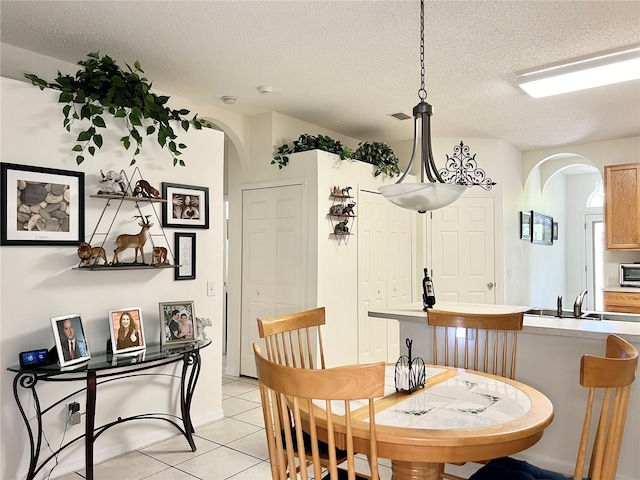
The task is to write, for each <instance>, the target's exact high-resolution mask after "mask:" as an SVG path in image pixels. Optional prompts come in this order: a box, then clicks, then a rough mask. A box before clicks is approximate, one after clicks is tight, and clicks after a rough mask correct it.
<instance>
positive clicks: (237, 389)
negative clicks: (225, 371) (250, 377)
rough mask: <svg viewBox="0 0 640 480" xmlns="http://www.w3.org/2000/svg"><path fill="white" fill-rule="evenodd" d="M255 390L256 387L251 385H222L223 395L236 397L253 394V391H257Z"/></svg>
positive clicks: (233, 383) (231, 383)
mask: <svg viewBox="0 0 640 480" xmlns="http://www.w3.org/2000/svg"><path fill="white" fill-rule="evenodd" d="M255 388H256V387H255V386H253V385H251V384H249V383H245V382H239V381H235V382H229V383H224V384H223V385H222V393H223V394H225V395H231V396H234V397H235V396H238V395H242V394H243V393H247V392H252V391H253V390H255Z"/></svg>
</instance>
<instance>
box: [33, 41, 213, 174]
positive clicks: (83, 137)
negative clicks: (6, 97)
mask: <svg viewBox="0 0 640 480" xmlns="http://www.w3.org/2000/svg"><path fill="white" fill-rule="evenodd" d="M88 57H89V58H88V60H85V61H80V62H78V65H81V66H82V69H81V70H78V72H76V74H75V77H73V76H71V75H62V74H61V73H60V72H58V76H57V78H55V80H54V82H52V83H50V82H47V81H46V80H42V79H41V78H39V77H38V76H36V75H33V74H28V73H27V74H24V76H25V77H26V78H28V79H29V80H31V83H33V85H36V86H38V87H40V90H44V89H45V88H52V89H54V90H60V92H61V93H60V97H59V99H58V102H59V103H64V104H65V106H64V107H63V109H62V113H63V114H64V123H63V126H64V128H65V129H66V130H67V131H68V132H70V131H71V125H72V124H73V123H74V122H75V121H76V120H80V121H82V120H84V119H87V120H89V122H90V126H89V128H87V129H86V130H83V131H82V132H80V134H79V135H78V138H77V142H78V143H77V144H76V145H75V146H74V147H73V148H72V151H74V152H77V156H76V163H77V164H78V165H79V164H81V163H82V162H83V161H84V160H85V155H86V153H85V152H87V151H88V152H89V154H90V155H91V156H93V155H94V154H95V152H96V147H97V148H101V147H102V143H103V139H102V135H101V134H100V133H99V132H100V129H101V128H106V125H105V122H104V119H103V117H102V115H104V114H106V113H108V114H110V115H112V116H113V117H114V118H122V119H124V120H125V122H126V128H127V131H128V132H129V134H128V135H126V136H124V137H122V138H121V139H120V141H121V142H122V145H123V146H124V148H125V149H126V150H128V149H129V147H130V146H131V144H132V143H133V142H135V151H134V153H133V157H132V159H131V163H130V165H133V164H134V163H136V156H137V155H138V154H139V153H140V148H141V147H142V138H143V137H142V133H146V135H154V134H155V135H156V138H157V141H158V144H159V145H160V146H161V147H162V148H164V147H165V146H166V147H168V149H169V152H170V153H171V156H172V157H173V165H174V166H175V165H177V164H179V165H182V166H184V164H185V163H184V161H183V160H182V159H179V158H178V157H180V156H181V155H182V150H184V149H185V148H187V146H186V145H185V144H184V143H176V141H177V135H176V133H175V131H174V129H173V127H172V126H171V122H174V121H175V122H178V124H179V125H180V127H182V129H183V130H184V131H185V132H186V131H187V130H189V127H190V126H193V128H195V129H196V130H200V129H201V128H202V127H203V126H209V125H207V124H206V122H204V121H203V120H200V119H198V115H197V114H196V115H194V116H193V118H192V119H191V120H188V119H186V118H185V117H184V116H185V115H188V114H189V110H186V109H181V110H172V109H170V108H168V107H166V106H165V104H166V103H167V102H168V101H169V98H170V97H167V96H158V95H156V94H155V93H152V92H151V84H150V83H148V80H147V79H146V78H144V77H141V76H140V75H139V74H143V73H144V71H143V70H142V68H141V67H140V63H139V62H137V61H136V62H135V63H134V68H131V67H130V66H129V65H127V64H125V65H126V66H127V70H123V69H122V68H120V67H119V66H118V65H117V64H116V63H115V62H114V61H113V59H111V58H110V57H108V56H106V55H105V56H103V57H102V58H100V56H99V52H97V53H89V54H88Z"/></svg>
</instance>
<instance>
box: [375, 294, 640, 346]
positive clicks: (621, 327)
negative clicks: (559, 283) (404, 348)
mask: <svg viewBox="0 0 640 480" xmlns="http://www.w3.org/2000/svg"><path fill="white" fill-rule="evenodd" d="M638 293H640V292H638ZM435 309H436V310H445V311H449V312H460V313H489V314H490V313H495V314H500V313H514V312H526V311H528V310H530V309H531V307H528V306H522V305H487V304H479V303H454V302H441V303H437V304H436V306H435ZM369 316H370V317H377V318H390V319H393V320H399V321H400V322H401V326H402V323H403V322H414V323H424V324H426V323H427V312H424V311H423V310H422V303H420V302H418V303H410V304H406V305H399V306H397V307H391V308H380V309H376V310H369ZM523 332H527V333H533V334H539V335H557V336H565V337H578V338H591V339H602V340H604V339H605V338H606V337H607V335H609V334H610V333H615V334H617V335H620V337H622V338H624V339H625V340H627V341H628V342H632V343H636V344H640V322H619V321H607V320H586V319H580V318H558V317H548V316H540V315H527V314H525V316H524V327H523ZM401 338H402V337H401Z"/></svg>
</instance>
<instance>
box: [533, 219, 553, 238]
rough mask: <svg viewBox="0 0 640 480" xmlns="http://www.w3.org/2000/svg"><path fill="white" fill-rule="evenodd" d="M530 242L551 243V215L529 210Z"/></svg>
mask: <svg viewBox="0 0 640 480" xmlns="http://www.w3.org/2000/svg"><path fill="white" fill-rule="evenodd" d="M531 217H532V224H531V242H532V243H538V244H540V245H553V217H550V216H548V215H543V214H542V213H538V212H534V211H532V212H531Z"/></svg>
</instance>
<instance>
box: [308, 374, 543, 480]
mask: <svg viewBox="0 0 640 480" xmlns="http://www.w3.org/2000/svg"><path fill="white" fill-rule="evenodd" d="M394 379H395V369H394V367H393V366H388V367H387V370H386V378H385V396H384V397H382V398H379V399H377V400H376V401H375V407H376V430H377V437H378V441H377V449H378V457H380V458H388V459H391V461H392V477H391V478H392V480H437V478H438V473H439V471H440V469H441V467H442V466H443V464H445V463H460V462H469V461H479V460H488V459H491V458H497V457H502V456H507V455H512V454H514V453H518V452H521V451H523V450H525V449H527V448H529V447H531V446H532V445H534V444H535V443H536V442H538V440H540V438H542V434H543V432H544V429H545V428H546V427H547V426H548V425H549V424H550V423H551V421H552V420H553V405H552V404H551V401H550V400H549V399H548V398H547V397H546V396H545V395H544V394H542V393H541V392H539V391H538V390H536V389H534V388H532V387H530V386H528V385H525V384H523V383H520V382H517V381H515V380H510V379H507V378H503V377H499V376H496V375H491V374H487V373H482V372H477V371H474V370H465V369H461V368H452V367H442V366H435V365H427V366H426V381H425V386H424V388H418V389H417V390H415V391H414V392H412V393H410V394H409V393H405V392H396V389H395V381H394ZM314 405H315V406H314V409H315V410H314V415H315V417H316V421H317V422H318V424H319V425H322V423H323V422H326V411H325V410H324V406H323V402H315V401H314ZM350 408H351V410H352V412H353V418H354V419H355V420H356V422H355V423H354V425H353V427H354V448H355V450H356V452H358V453H362V454H367V453H368V449H369V443H368V438H369V430H368V425H367V424H368V411H367V407H366V402H362V403H361V402H359V401H353V402H351V404H350ZM332 412H333V416H334V418H333V419H334V423H335V424H336V425H337V431H338V432H339V431H340V426H341V425H344V406H342V407H340V404H339V403H337V402H336V404H335V406H334V405H332ZM307 413H308V412H307ZM341 417H342V420H341ZM321 433H322V432H321ZM324 440H325V441H326V438H325V439H324ZM341 443H342V438H340V435H339V434H338V437H337V438H336V446H338V447H340V448H345V446H344V445H341Z"/></svg>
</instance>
